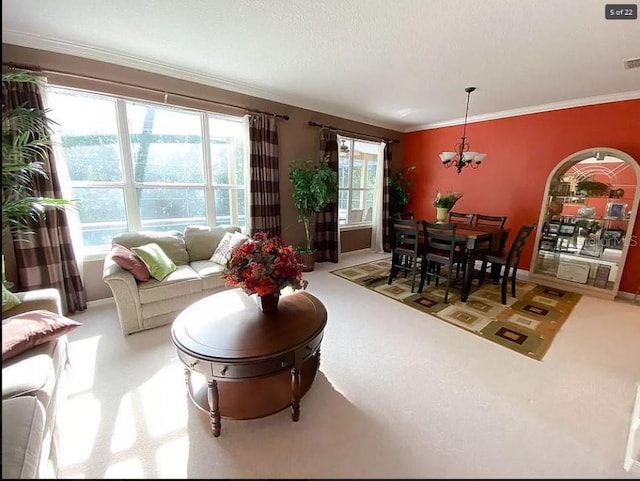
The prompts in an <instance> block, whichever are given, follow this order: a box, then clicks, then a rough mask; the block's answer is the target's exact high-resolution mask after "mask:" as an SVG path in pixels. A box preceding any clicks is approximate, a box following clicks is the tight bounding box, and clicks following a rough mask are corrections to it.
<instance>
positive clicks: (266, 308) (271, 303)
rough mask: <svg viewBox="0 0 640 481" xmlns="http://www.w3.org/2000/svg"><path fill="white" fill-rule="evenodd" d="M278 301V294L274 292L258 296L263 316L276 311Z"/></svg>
mask: <svg viewBox="0 0 640 481" xmlns="http://www.w3.org/2000/svg"><path fill="white" fill-rule="evenodd" d="M279 300H280V293H279V292H274V293H272V294H265V295H264V296H260V308H261V309H262V312H264V313H265V314H269V313H272V312H276V311H277V310H278V301H279Z"/></svg>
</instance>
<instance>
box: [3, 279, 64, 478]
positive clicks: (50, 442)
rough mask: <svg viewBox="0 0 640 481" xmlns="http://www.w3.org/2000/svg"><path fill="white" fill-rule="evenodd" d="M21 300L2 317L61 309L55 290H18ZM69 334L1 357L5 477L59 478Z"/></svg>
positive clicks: (59, 312)
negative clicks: (60, 412) (59, 424)
mask: <svg viewBox="0 0 640 481" xmlns="http://www.w3.org/2000/svg"><path fill="white" fill-rule="evenodd" d="M16 295H17V296H18V298H20V300H21V301H22V303H21V304H20V305H18V306H16V307H14V308H13V309H10V310H8V311H5V312H3V313H2V318H3V319H8V318H9V317H11V316H14V315H16V314H20V313H23V312H29V311H32V310H36V309H45V310H48V311H51V312H55V313H57V314H61V303H60V294H59V293H58V291H57V290H56V289H39V290H34V291H29V292H20V293H17V294H16ZM67 347H68V341H67V336H66V335H63V336H61V337H58V338H57V339H55V340H53V341H49V342H45V343H44V344H40V345H38V346H35V347H32V348H30V349H28V350H27V351H25V352H22V353H20V354H18V355H17V356H15V357H12V358H10V359H7V360H6V361H3V362H2V478H3V479H11V478H31V479H33V478H55V477H57V472H58V457H59V441H58V427H57V414H58V410H59V407H60V404H61V403H62V402H63V401H64V400H65V399H66V396H67V392H66V387H65V385H66V369H67V366H68V363H69V358H68V352H67Z"/></svg>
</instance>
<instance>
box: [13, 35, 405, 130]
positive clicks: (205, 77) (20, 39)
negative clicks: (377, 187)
mask: <svg viewBox="0 0 640 481" xmlns="http://www.w3.org/2000/svg"><path fill="white" fill-rule="evenodd" d="M2 43H7V44H12V45H17V46H20V47H27V48H33V49H38V50H46V51H49V52H55V53H60V54H64V55H72V56H76V57H81V58H86V59H89V60H96V61H99V62H105V63H109V64H114V65H119V66H121V67H128V68H133V69H136V70H142V71H145V72H150V73H155V74H158V75H165V76H167V77H172V78H176V79H180V80H186V81H189V82H195V83H199V84H202V85H207V86H209V87H215V88H220V89H223V90H228V91H231V92H236V93H239V94H243V95H249V96H251V97H257V98H260V99H264V100H270V101H272V102H278V103H282V104H285V105H291V106H293V107H298V108H302V109H306V110H311V111H315V112H319V113H323V114H326V115H332V116H335V117H340V118H343V119H346V120H352V121H354V122H361V123H364V124H367V125H371V126H373V127H379V128H383V129H389V130H393V131H395V132H402V130H401V127H400V125H398V124H393V123H385V122H380V121H379V120H374V119H371V118H369V117H366V116H361V115H356V114H353V113H350V112H346V111H341V110H340V109H334V110H331V111H329V110H327V107H326V106H322V105H319V104H318V103H316V102H313V101H309V100H301V99H299V98H295V97H293V96H291V95H287V94H286V93H282V92H275V91H272V90H267V89H263V88H260V87H256V86H255V85H251V84H247V83H244V82H238V81H232V80H228V79H224V78H221V77H217V76H214V75H210V74H205V73H203V72H198V71H196V70H190V69H185V68H179V67H175V66H172V65H168V64H163V63H161V62H155V61H150V60H148V59H145V58H142V57H134V56H132V55H129V54H125V53H122V52H116V51H110V50H105V49H101V48H97V47H90V46H87V45H82V44H78V43H73V42H67V41H62V40H57V39H53V38H48V37H42V36H39V35H33V34H25V33H22V32H17V31H15V30H3V32H2Z"/></svg>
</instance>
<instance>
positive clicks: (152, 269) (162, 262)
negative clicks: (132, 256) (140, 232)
mask: <svg viewBox="0 0 640 481" xmlns="http://www.w3.org/2000/svg"><path fill="white" fill-rule="evenodd" d="M131 250H132V251H133V252H135V253H136V254H137V255H138V257H140V259H142V262H144V264H145V265H146V266H147V269H149V274H151V277H153V278H154V279H158V280H159V281H161V280H162V279H164V278H165V277H167V276H168V275H169V274H171V273H172V272H173V271H175V270H176V269H177V267H176V265H175V264H174V263H173V261H172V260H171V259H169V256H167V254H165V253H164V251H163V250H162V248H161V247H160V246H159V245H158V244H156V243H155V242H152V243H151V244H145V245H143V246H140V247H132V248H131Z"/></svg>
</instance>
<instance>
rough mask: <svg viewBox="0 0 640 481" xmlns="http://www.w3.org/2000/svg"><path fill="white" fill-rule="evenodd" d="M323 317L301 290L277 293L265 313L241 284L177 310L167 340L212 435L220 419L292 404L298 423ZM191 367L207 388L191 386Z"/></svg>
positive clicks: (312, 376) (317, 356)
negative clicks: (275, 308) (271, 308)
mask: <svg viewBox="0 0 640 481" xmlns="http://www.w3.org/2000/svg"><path fill="white" fill-rule="evenodd" d="M326 323H327V310H326V309H325V307H324V305H323V304H322V303H321V302H320V301H319V300H318V299H317V298H316V297H314V296H312V295H311V294H309V293H307V292H304V291H296V292H293V293H291V294H286V295H282V296H281V297H280V302H279V304H278V311H277V312H275V313H273V314H265V313H263V312H262V310H261V309H260V307H259V305H258V301H257V299H256V296H248V295H247V294H246V293H244V292H243V291H242V290H241V289H231V290H225V291H222V292H219V293H217V294H213V295H211V296H208V297H206V298H204V299H201V300H199V301H197V302H195V303H194V304H192V305H191V306H189V307H187V308H186V309H185V310H184V311H182V312H181V313H180V314H179V315H178V317H177V318H176V319H175V321H174V322H173V324H172V326H171V340H172V341H173V343H174V344H175V346H176V349H177V353H178V357H179V358H180V360H181V361H182V362H183V363H184V365H185V382H186V384H187V392H188V393H189V397H190V398H191V400H192V401H193V402H194V404H195V405H196V406H197V407H198V408H199V409H200V410H202V411H204V412H206V413H208V414H209V418H210V421H211V429H212V430H213V435H214V436H216V437H217V436H219V435H220V427H221V422H220V418H221V417H225V418H229V419H255V418H260V417H264V416H268V415H270V414H274V413H276V412H278V411H281V410H283V409H285V408H287V407H289V406H291V417H292V419H293V420H294V421H297V420H298V419H299V416H300V399H301V398H302V396H304V395H305V394H306V392H307V391H308V390H309V388H310V387H311V384H312V383H313V381H314V379H315V376H316V373H317V372H318V368H319V366H320V343H321V342H322V335H323V332H324V327H325V325H326ZM193 371H196V372H198V373H201V374H202V375H204V377H205V379H206V382H207V389H206V393H205V392H204V391H200V392H195V391H194V389H193V385H192V380H191V373H192V372H193Z"/></svg>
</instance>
